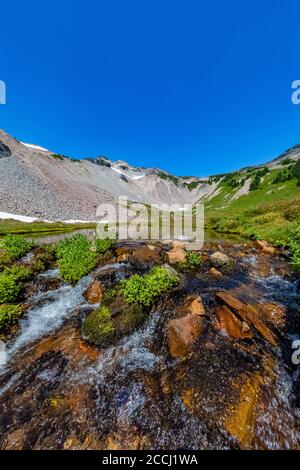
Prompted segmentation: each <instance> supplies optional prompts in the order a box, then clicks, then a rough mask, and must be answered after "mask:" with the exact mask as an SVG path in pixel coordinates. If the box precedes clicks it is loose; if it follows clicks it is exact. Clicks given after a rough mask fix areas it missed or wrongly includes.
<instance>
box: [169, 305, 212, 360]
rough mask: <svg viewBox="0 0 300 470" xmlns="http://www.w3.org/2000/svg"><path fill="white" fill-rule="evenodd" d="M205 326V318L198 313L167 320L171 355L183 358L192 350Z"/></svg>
mask: <svg viewBox="0 0 300 470" xmlns="http://www.w3.org/2000/svg"><path fill="white" fill-rule="evenodd" d="M204 328H205V320H204V319H203V317H200V316H199V315H193V314H191V313H189V314H188V315H186V316H184V317H181V318H175V319H173V320H169V322H168V329H167V336H168V346H169V352H170V354H171V356H173V357H178V358H182V359H183V358H185V357H186V356H188V355H189V354H190V352H191V351H192V347H193V345H194V343H195V342H196V341H197V339H198V338H199V336H200V335H201V333H202V332H203V331H204Z"/></svg>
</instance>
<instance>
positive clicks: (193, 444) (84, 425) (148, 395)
mask: <svg viewBox="0 0 300 470" xmlns="http://www.w3.org/2000/svg"><path fill="white" fill-rule="evenodd" d="M240 249H241V248H239V247H234V246H233V245H232V247H230V248H229V251H230V254H231V255H232V256H234V253H235V252H237V251H238V250H240ZM210 252H211V248H210V247H209V248H208V249H207V253H208V254H209V253H210ZM246 254H247V256H243V257H236V258H235V268H234V270H233V271H232V272H231V273H230V275H226V276H224V277H223V278H221V279H219V280H212V279H211V277H209V276H207V275H206V273H205V272H206V271H207V267H206V266H205V264H204V266H203V267H202V271H201V273H198V274H193V275H189V274H188V275H186V276H185V280H184V285H183V286H181V288H180V289H179V291H178V292H177V293H175V294H174V295H173V296H172V297H171V298H169V299H167V301H165V302H162V303H161V304H160V305H158V306H156V308H155V309H154V310H153V311H152V312H151V314H150V316H149V318H148V320H147V321H146V323H145V324H144V325H143V326H142V327H141V328H139V329H138V330H137V331H135V332H134V333H132V334H130V335H128V336H126V337H124V338H122V339H121V340H119V341H118V342H117V343H116V344H114V345H113V346H110V347H108V348H106V349H102V350H99V349H97V348H95V347H92V346H90V345H88V344H86V343H85V342H84V341H83V340H82V339H81V337H80V325H81V322H82V319H83V318H84V317H85V315H86V313H87V312H88V311H91V309H92V308H95V307H97V305H96V306H91V305H89V304H88V303H87V301H86V299H85V297H84V295H83V294H84V292H85V290H86V288H87V287H88V286H89V285H90V284H91V282H92V280H93V278H94V277H95V276H99V275H100V276H101V275H105V273H107V272H110V273H111V272H114V273H116V277H115V278H114V279H122V277H124V276H125V275H126V273H127V274H128V272H130V271H131V272H135V269H136V267H135V266H134V265H130V264H127V265H126V264H123V263H121V264H114V265H108V266H103V267H101V268H100V269H98V271H97V273H92V274H91V275H90V276H87V277H85V278H83V279H82V280H81V281H80V282H79V283H78V284H77V285H76V286H74V287H73V286H70V285H62V286H60V287H59V288H58V289H56V290H53V291H50V292H38V293H37V294H35V295H34V296H33V297H32V299H31V301H30V308H29V310H28V312H27V313H26V315H25V316H24V318H23V319H22V321H21V325H20V329H19V333H18V335H17V336H16V338H14V339H13V340H11V342H10V343H8V344H7V345H6V357H5V361H3V363H2V366H1V369H0V371H1V372H0V430H1V436H2V438H1V441H0V443H1V446H2V447H3V448H24V449H27V448H28V449H31V448H34V449H57V448H65V449H77V448H80V449H84V448H87V449H107V448H112V449H116V448H118V449H138V448H144V449H149V448H150V449H151V448H158V449H181V448H188V449H199V448H200V449H228V448H239V447H242V448H258V449H266V448H269V449H278V448H281V449H294V448H299V445H300V428H299V422H300V421H299V419H300V413H299V408H298V406H299V402H298V401H297V393H298V389H299V377H298V370H297V367H296V366H294V365H293V364H292V363H291V354H292V349H291V341H292V340H293V339H297V338H300V330H299V320H298V316H299V304H300V303H299V286H298V280H297V279H296V278H294V277H293V275H292V274H291V273H290V271H289V268H288V266H287V263H286V261H285V260H284V259H283V258H280V257H277V258H276V259H275V257H274V260H273V259H271V258H268V259H267V261H264V266H263V269H262V266H261V259H260V258H259V257H258V255H257V254H256V253H252V251H251V249H248V253H246ZM262 271H263V272H262ZM57 275H58V272H57V271H48V272H46V273H44V274H43V275H41V276H43V277H44V278H51V277H52V278H53V277H56V276H57ZM114 282H115V281H114ZM221 290H230V291H231V292H235V291H236V292H239V293H242V295H243V296H244V298H247V301H249V302H250V300H251V302H252V303H255V304H256V303H258V304H260V303H261V304H262V303H263V304H265V303H270V302H271V303H272V305H273V303H275V304H276V305H278V306H279V307H280V308H282V309H284V310H285V315H286V322H285V324H284V327H283V328H281V329H280V331H279V329H278V335H279V337H280V340H279V342H278V344H277V345H276V346H275V347H273V346H271V345H269V344H267V343H266V342H265V341H264V340H263V339H262V338H259V337H257V338H255V339H254V340H247V341H245V342H241V341H235V342H234V341H232V340H231V339H230V338H229V337H228V336H227V335H226V334H225V333H224V331H220V330H219V329H218V328H216V326H215V318H216V317H215V311H216V307H217V304H216V300H215V294H216V293H217V292H218V291H221ZM186 293H193V294H196V293H197V294H201V297H202V299H203V302H204V305H205V309H206V317H207V324H208V327H207V329H206V331H205V333H204V334H203V335H201V337H200V339H199V341H198V342H197V344H196V347H195V348H194V351H193V354H191V355H190V356H189V357H188V358H186V359H184V360H181V359H174V358H172V357H171V356H170V355H169V353H168V345H167V339H166V328H167V323H168V320H169V319H170V318H173V317H174V311H175V310H176V308H177V306H178V304H180V301H181V299H182V297H183V296H184V295H185V294H186ZM249 299H250V300H249ZM278 328H279V327H278ZM249 403H250V405H251V406H250V405H249ZM250 414H251V415H253V418H252V419H251V420H250V421H249V419H248V418H249V415H250Z"/></svg>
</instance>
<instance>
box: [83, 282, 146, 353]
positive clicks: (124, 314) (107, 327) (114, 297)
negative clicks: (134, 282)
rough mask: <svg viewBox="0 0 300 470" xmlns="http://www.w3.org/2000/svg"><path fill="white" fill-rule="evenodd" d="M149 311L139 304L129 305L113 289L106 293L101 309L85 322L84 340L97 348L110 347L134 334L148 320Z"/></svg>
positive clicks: (89, 316) (96, 310) (95, 311)
mask: <svg viewBox="0 0 300 470" xmlns="http://www.w3.org/2000/svg"><path fill="white" fill-rule="evenodd" d="M148 313H149V310H148V309H146V308H145V307H143V306H142V305H140V304H138V303H132V304H129V303H127V302H126V301H125V299H124V297H123V296H122V295H121V294H118V293H117V292H116V290H114V289H111V290H109V291H107V292H106V293H105V296H104V298H103V302H102V304H101V306H100V307H98V308H97V309H95V310H94V311H93V312H91V313H90V314H89V315H88V316H87V317H86V318H85V320H84V321H83V324H82V327H81V336H82V338H83V339H84V340H85V341H87V342H89V343H91V344H95V345H97V346H102V347H105V346H108V345H110V344H112V343H113V342H114V341H115V340H117V339H119V338H121V337H123V336H125V335H127V334H130V333H132V332H133V331H134V330H135V329H136V328H137V327H139V326H140V325H141V324H142V323H143V322H144V320H145V319H146V318H147V314H148Z"/></svg>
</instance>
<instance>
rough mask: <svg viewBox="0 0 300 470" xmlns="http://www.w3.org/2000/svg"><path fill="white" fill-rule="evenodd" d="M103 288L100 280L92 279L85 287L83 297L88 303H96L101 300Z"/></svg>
mask: <svg viewBox="0 0 300 470" xmlns="http://www.w3.org/2000/svg"><path fill="white" fill-rule="evenodd" d="M103 295H104V289H103V286H102V284H101V282H100V281H94V282H93V283H92V284H91V285H90V286H89V287H88V289H87V291H86V293H85V297H86V299H87V301H88V302H89V303H90V304H98V303H100V302H101V301H102V299H103Z"/></svg>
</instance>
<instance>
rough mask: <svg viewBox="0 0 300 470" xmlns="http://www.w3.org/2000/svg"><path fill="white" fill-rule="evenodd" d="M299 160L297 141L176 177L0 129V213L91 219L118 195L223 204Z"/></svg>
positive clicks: (114, 202)
mask: <svg viewBox="0 0 300 470" xmlns="http://www.w3.org/2000/svg"><path fill="white" fill-rule="evenodd" d="M298 159H300V146H299V145H298V144H297V145H295V146H293V147H291V148H290V149H288V150H287V151H285V152H284V153H282V154H280V155H279V156H278V157H276V158H275V159H274V160H272V161H270V162H267V163H265V164H262V165H254V166H248V167H246V168H242V169H241V170H238V171H233V172H229V173H222V174H219V175H212V176H209V177H206V178H201V177H195V176H175V175H172V174H171V173H169V172H168V171H165V170H162V169H159V168H146V167H143V166H140V167H137V166H133V165H130V164H128V163H127V162H125V161H123V160H117V161H115V162H114V161H112V160H109V159H108V158H107V157H105V156H99V157H96V158H84V159H80V160H78V159H72V158H69V157H65V156H63V155H60V154H55V153H52V152H51V151H49V150H47V149H45V148H43V147H40V146H38V145H36V144H25V143H22V142H20V141H18V140H17V139H16V138H14V137H12V136H10V135H9V134H8V133H7V132H5V131H4V130H0V172H1V187H0V212H9V213H17V214H22V215H23V216H31V217H32V216H33V217H36V218H41V219H49V220H70V219H74V220H95V218H96V209H97V206H98V205H99V204H103V203H109V204H112V205H114V206H116V205H117V203H118V197H119V196H126V197H127V198H128V200H129V201H130V202H140V203H146V204H150V203H155V204H159V203H162V204H170V203H177V204H179V205H181V206H182V205H184V204H188V203H196V202H198V201H200V200H204V201H205V203H206V205H207V206H208V209H209V207H210V205H212V204H213V203H214V201H215V202H216V201H218V200H219V198H220V193H222V192H223V193H224V194H223V196H224V201H225V205H226V204H227V205H228V203H229V202H230V201H234V200H236V199H239V198H241V197H242V196H245V195H247V194H249V192H250V189H251V185H252V183H253V179H255V178H256V179H257V178H258V176H257V174H258V172H259V171H261V169H264V168H266V169H267V170H268V171H269V172H271V173H272V172H276V171H277V172H278V170H280V169H281V168H282V169H283V171H286V168H287V162H288V163H290V164H294V163H295V162H296V161H297V160H298ZM267 170H266V171H267ZM260 181H263V176H262V177H260ZM224 188H225V191H224ZM224 201H223V202H224ZM222 206H224V204H223V203H222V204H219V207H220V208H222Z"/></svg>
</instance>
